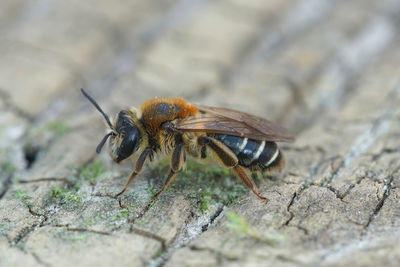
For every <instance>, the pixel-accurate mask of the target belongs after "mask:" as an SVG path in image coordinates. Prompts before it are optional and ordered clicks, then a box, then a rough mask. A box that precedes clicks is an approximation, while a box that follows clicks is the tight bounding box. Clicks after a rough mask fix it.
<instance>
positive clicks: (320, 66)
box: [0, 0, 400, 266]
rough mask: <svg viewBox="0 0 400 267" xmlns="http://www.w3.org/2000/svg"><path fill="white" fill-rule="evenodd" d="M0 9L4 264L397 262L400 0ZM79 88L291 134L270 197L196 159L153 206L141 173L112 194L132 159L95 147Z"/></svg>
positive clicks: (96, 125) (158, 174) (59, 4)
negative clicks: (174, 100)
mask: <svg viewBox="0 0 400 267" xmlns="http://www.w3.org/2000/svg"><path fill="white" fill-rule="evenodd" d="M0 6H1V9H0V22H1V23H0V33H1V38H0V54H1V55H2V56H1V60H0V161H1V173H0V175H1V176H0V179H1V181H0V265H1V266H35V265H38V266H40V265H43V266H71V265H75V266H93V265H94V264H95V265H96V266H110V265H114V266H398V265H397V264H398V263H399V262H400V242H399V240H400V230H399V229H400V228H399V227H400V202H399V199H400V189H399V183H400V177H399V175H400V171H399V169H400V149H399V148H400V111H399V106H400V67H399V63H400V42H399V27H400V20H399V18H400V1H398V0H397V1H396V0H385V1H376V0H352V1H339V0H337V1H333V0H332V1H328V0H298V1H289V0H288V1H282V0H276V1H257V0H251V1H239V0H229V1H206V0H193V1H178V0H169V1H162V2H161V1H155V0H153V1H150V0H149V1H99V0H91V1H76V0H73V1H50V0H36V1H28V0H26V1H22V0H13V1H3V2H1V4H0ZM80 87H84V88H87V89H88V90H90V92H91V93H92V94H93V95H94V96H95V97H96V98H97V99H98V101H99V102H100V103H101V105H102V106H103V108H104V109H105V110H107V111H108V112H109V113H111V112H112V113H115V112H117V111H119V109H120V108H121V107H125V106H130V105H134V106H137V105H139V104H140V103H141V102H143V101H144V100H146V99H149V98H153V97H156V96H176V95H178V96H183V97H185V98H187V99H188V100H190V101H192V102H195V103H202V104H208V105H215V106H224V107H232V108H235V109H239V110H243V111H247V112H250V113H254V114H258V115H260V116H263V117H267V118H269V119H272V120H275V121H277V122H279V123H280V124H282V125H284V126H286V127H287V128H288V129H290V130H291V131H292V132H294V133H295V134H296V138H297V139H296V142H295V143H293V144H287V145H286V144H284V145H283V150H284V152H285V155H286V161H287V166H286V168H285V170H284V171H283V172H282V173H281V174H278V175H275V176H273V177H270V178H265V179H260V181H259V188H260V191H261V192H262V194H263V195H264V196H266V197H268V198H269V199H270V200H271V201H270V202H269V203H267V204H265V203H263V202H261V201H260V200H259V199H257V198H256V197H255V196H254V195H253V194H252V193H251V192H247V190H244V189H243V187H242V186H241V185H240V183H239V182H237V181H236V180H235V179H234V178H232V177H231V176H229V174H226V173H225V172H221V171H217V170H215V169H212V170H209V168H208V166H206V167H204V169H203V170H202V169H201V168H199V167H195V168H194V169H192V170H190V169H189V170H188V171H187V172H186V173H182V175H181V176H180V178H178V179H177V182H176V184H175V185H174V186H172V188H171V189H170V190H169V191H167V192H166V193H165V194H164V195H162V196H161V197H160V198H159V199H158V200H157V201H156V202H154V203H152V205H149V204H150V198H151V195H152V193H153V192H154V190H157V189H158V188H160V186H161V185H162V182H163V175H164V173H163V172H165V168H161V167H157V166H156V167H150V168H148V169H147V170H146V171H144V172H143V174H142V175H141V177H140V179H138V180H137V181H135V182H134V184H133V185H132V186H131V187H130V189H129V190H128V191H127V193H126V194H125V195H123V196H122V197H121V198H119V199H115V198H112V197H110V195H111V194H113V193H116V192H118V190H120V189H121V187H122V185H123V184H124V180H125V178H126V176H127V174H128V173H129V171H130V169H131V164H130V163H127V164H124V165H122V166H116V165H115V164H113V163H112V162H111V161H110V159H109V158H108V156H107V155H106V153H104V152H103V153H102V154H101V155H99V156H97V155H96V154H95V151H94V150H95V147H96V145H97V143H98V142H99V141H100V139H101V138H102V136H103V133H104V125H103V124H104V123H103V121H102V118H101V117H100V115H99V114H98V113H97V112H95V111H94V109H93V107H92V106H90V104H89V103H88V102H87V101H86V100H85V99H84V98H82V96H81V95H80V93H79V91H78V88H80ZM90 169H92V172H90ZM96 172H98V173H99V175H97V176H96ZM229 212H231V213H229ZM232 212H233V213H232ZM227 214H228V215H229V214H237V216H240V217H242V218H244V220H245V222H246V223H245V226H247V227H248V228H251V229H253V230H254V232H255V233H256V234H251V233H250V234H249V233H247V234H246V229H242V230H241V231H235V230H234V229H231V228H229V227H228V225H229V224H231V225H232V224H234V223H235V221H234V218H233V219H232V218H230V219H229V218H228V216H227ZM237 226H238V225H237ZM247 230H248V229H247ZM271 231H273V232H275V236H277V237H280V238H279V240H280V241H279V240H277V241H276V242H275V244H273V245H271V244H269V243H268V242H265V240H264V241H263V240H258V238H260V237H261V238H262V237H266V236H268V237H270V238H273V235H272V234H271ZM276 239H278V238H276Z"/></svg>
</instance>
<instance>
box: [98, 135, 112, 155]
mask: <svg viewBox="0 0 400 267" xmlns="http://www.w3.org/2000/svg"><path fill="white" fill-rule="evenodd" d="M110 135H112V132H111V133H108V134H106V136H104V137H103V140H101V142H100V144H99V145H98V146H97V147H96V152H97V154H100V151H101V149H102V148H103V146H104V144H105V143H106V141H107V139H108V137H110Z"/></svg>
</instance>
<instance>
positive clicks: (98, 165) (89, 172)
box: [81, 160, 107, 185]
mask: <svg viewBox="0 0 400 267" xmlns="http://www.w3.org/2000/svg"><path fill="white" fill-rule="evenodd" d="M106 170H107V168H106V166H105V165H104V163H103V162H102V161H101V160H95V161H93V162H92V163H90V164H88V165H87V166H86V167H85V168H83V169H82V172H81V175H82V177H83V178H84V179H85V180H87V181H89V183H90V184H91V185H95V184H96V183H97V181H98V178H99V176H100V175H102V174H103V173H105V172H106Z"/></svg>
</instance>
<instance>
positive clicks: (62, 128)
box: [31, 120, 70, 138]
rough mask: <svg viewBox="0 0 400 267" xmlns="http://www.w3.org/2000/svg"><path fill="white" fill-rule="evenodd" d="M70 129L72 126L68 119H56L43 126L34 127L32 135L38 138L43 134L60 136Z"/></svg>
mask: <svg viewBox="0 0 400 267" xmlns="http://www.w3.org/2000/svg"><path fill="white" fill-rule="evenodd" d="M69 131H70V127H69V125H68V123H67V122H66V121H63V120H54V121H49V122H47V123H45V124H44V125H42V126H39V127H36V128H33V129H32V131H31V136H32V137H34V138H36V137H39V136H41V135H48V134H50V135H52V136H54V137H60V136H62V135H64V134H66V133H68V132H69Z"/></svg>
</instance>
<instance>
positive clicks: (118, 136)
mask: <svg viewBox="0 0 400 267" xmlns="http://www.w3.org/2000/svg"><path fill="white" fill-rule="evenodd" d="M113 128H114V130H113V132H112V133H111V134H110V143H109V144H110V148H111V157H112V158H113V160H114V161H115V162H117V163H119V162H121V161H122V160H124V159H126V158H129V157H130V156H131V155H132V154H133V153H134V152H136V150H138V148H139V145H140V139H141V134H140V131H139V129H138V128H137V127H136V125H135V124H134V122H133V121H132V120H131V119H130V118H129V114H128V112H127V111H125V110H121V111H120V112H119V113H118V116H117V119H116V121H115V125H114V127H113Z"/></svg>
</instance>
